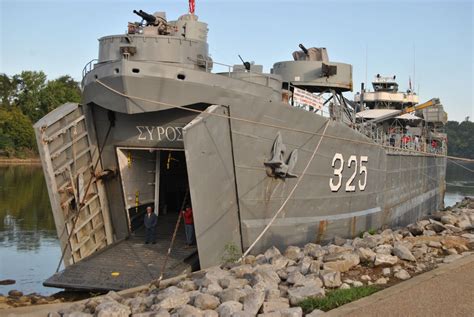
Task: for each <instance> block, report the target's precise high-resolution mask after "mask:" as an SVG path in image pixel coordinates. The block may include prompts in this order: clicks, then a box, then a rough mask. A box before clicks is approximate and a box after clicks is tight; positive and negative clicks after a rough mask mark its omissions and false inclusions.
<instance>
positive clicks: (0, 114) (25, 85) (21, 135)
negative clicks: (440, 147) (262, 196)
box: [0, 71, 474, 158]
mask: <svg viewBox="0 0 474 317" xmlns="http://www.w3.org/2000/svg"><path fill="white" fill-rule="evenodd" d="M0 98H1V105H0V156H8V157H28V156H29V157H34V156H37V146H36V140H35V135H34V131H33V123H34V122H36V121H38V120H39V119H40V118H41V117H43V116H44V115H45V114H47V113H48V112H50V111H51V110H53V109H55V108H56V107H58V106H60V105H61V104H63V103H66V102H80V100H81V90H80V88H79V83H78V82H77V81H75V80H74V79H73V78H72V77H71V76H69V75H64V76H61V77H59V78H57V79H54V80H48V79H47V78H46V75H45V74H44V72H42V71H39V72H38V71H23V72H21V73H20V74H17V75H13V76H7V75H6V74H0ZM446 132H447V134H448V155H452V156H460V157H467V158H474V123H473V122H471V121H469V118H466V120H465V121H463V122H457V121H448V123H447V125H446Z"/></svg>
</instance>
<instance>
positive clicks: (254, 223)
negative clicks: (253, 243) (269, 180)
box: [243, 207, 382, 229]
mask: <svg viewBox="0 0 474 317" xmlns="http://www.w3.org/2000/svg"><path fill="white" fill-rule="evenodd" d="M380 211H382V208H380V207H375V208H370V209H366V210H361V211H354V212H349V213H345V214H338V215H332V216H315V217H288V218H280V219H276V220H275V222H274V225H275V226H288V225H297V224H303V223H304V224H308V223H316V222H319V221H329V220H341V219H348V218H352V217H360V216H367V215H370V214H374V213H377V212H380ZM269 222H270V218H266V219H252V220H244V221H243V223H244V224H245V226H246V227H247V228H249V229H250V228H258V227H263V226H265V225H267V224H268V223H269Z"/></svg>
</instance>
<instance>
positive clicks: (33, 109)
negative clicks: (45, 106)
mask: <svg viewBox="0 0 474 317" xmlns="http://www.w3.org/2000/svg"><path fill="white" fill-rule="evenodd" d="M13 80H14V81H15V82H17V83H18V84H17V86H16V101H15V104H16V105H17V106H18V107H19V108H20V109H21V111H22V112H23V113H24V114H25V115H27V116H28V117H29V118H30V119H31V121H33V122H36V121H37V120H38V119H39V118H41V117H42V114H41V112H40V111H39V110H40V108H39V106H40V104H41V95H42V93H41V91H42V90H43V89H44V88H45V86H46V75H45V73H43V72H42V71H40V72H36V71H23V72H21V74H19V75H15V76H13Z"/></svg>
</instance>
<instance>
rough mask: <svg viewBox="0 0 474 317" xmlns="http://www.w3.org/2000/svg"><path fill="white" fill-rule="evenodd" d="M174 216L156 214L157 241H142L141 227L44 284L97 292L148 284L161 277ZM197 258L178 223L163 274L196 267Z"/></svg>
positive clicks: (169, 274) (195, 250) (173, 224)
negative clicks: (126, 237) (148, 242)
mask: <svg viewBox="0 0 474 317" xmlns="http://www.w3.org/2000/svg"><path fill="white" fill-rule="evenodd" d="M176 219H177V214H176V213H170V214H168V215H160V216H159V217H158V226H157V243H156V244H145V243H144V241H145V230H144V229H143V228H141V229H139V230H137V231H136V232H135V233H134V234H132V235H131V236H130V237H129V238H128V239H125V240H121V241H118V242H116V243H114V244H112V245H110V246H108V247H106V248H104V249H103V250H100V251H98V252H96V253H94V254H93V255H91V256H89V257H87V258H85V259H84V260H81V261H80V262H78V263H76V264H73V265H70V266H68V267H67V268H65V269H64V270H62V271H60V272H58V273H56V274H54V275H53V276H51V277H50V278H48V279H47V280H46V281H45V282H44V283H43V284H44V285H45V286H50V287H58V288H66V289H76V290H97V291H108V290H115V291H117V290H122V289H126V288H131V287H136V286H139V285H143V284H147V283H149V282H151V281H152V280H154V279H156V278H158V277H159V276H160V270H161V266H162V264H163V262H164V260H165V257H166V253H167V250H168V247H169V244H170V241H171V237H172V234H173V230H174V227H175V224H176ZM197 261H198V257H197V249H196V247H190V248H185V234H184V225H182V224H181V225H180V230H179V232H178V234H177V236H176V240H175V243H174V246H173V250H172V252H171V255H170V257H169V259H168V263H167V266H166V269H165V274H164V277H165V278H168V277H172V276H176V275H179V274H181V273H183V272H189V271H191V270H192V269H196V265H197ZM112 273H115V274H114V275H112ZM116 273H118V275H117V274H116Z"/></svg>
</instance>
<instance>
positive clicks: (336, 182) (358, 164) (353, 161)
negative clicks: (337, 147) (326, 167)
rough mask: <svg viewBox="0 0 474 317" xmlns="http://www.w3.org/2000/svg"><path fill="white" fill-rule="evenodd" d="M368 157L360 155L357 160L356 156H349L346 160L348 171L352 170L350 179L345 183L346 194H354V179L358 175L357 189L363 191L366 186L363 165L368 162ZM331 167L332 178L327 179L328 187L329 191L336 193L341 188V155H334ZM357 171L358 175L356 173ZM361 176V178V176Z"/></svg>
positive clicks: (342, 164)
mask: <svg viewBox="0 0 474 317" xmlns="http://www.w3.org/2000/svg"><path fill="white" fill-rule="evenodd" d="M368 160H369V158H368V156H364V155H361V156H360V157H359V160H357V156H355V155H351V156H350V157H349V160H347V167H348V168H349V169H351V168H353V169H354V171H353V172H352V175H351V177H349V179H348V180H347V182H346V192H355V191H356V185H355V178H356V176H357V174H359V176H360V177H359V180H358V182H357V183H358V185H359V186H358V187H359V190H360V191H363V190H365V187H366V186H367V166H366V165H365V164H366V163H367V162H368ZM332 167H333V168H334V177H331V178H329V187H330V188H331V191H333V192H337V191H338V190H339V188H341V186H342V170H343V169H344V157H343V156H342V154H341V153H336V154H335V155H334V157H333V159H332ZM357 170H359V173H357ZM362 175H363V176H362Z"/></svg>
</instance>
